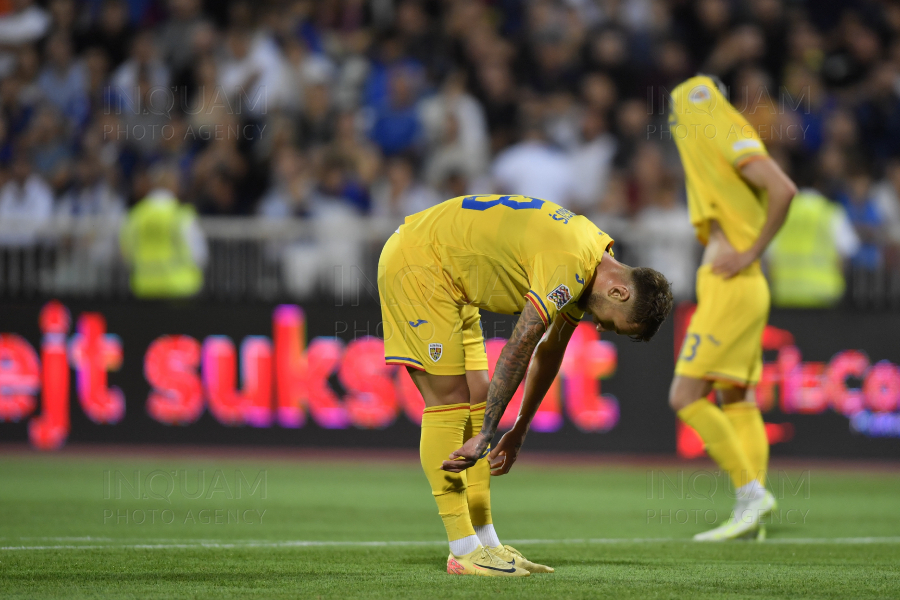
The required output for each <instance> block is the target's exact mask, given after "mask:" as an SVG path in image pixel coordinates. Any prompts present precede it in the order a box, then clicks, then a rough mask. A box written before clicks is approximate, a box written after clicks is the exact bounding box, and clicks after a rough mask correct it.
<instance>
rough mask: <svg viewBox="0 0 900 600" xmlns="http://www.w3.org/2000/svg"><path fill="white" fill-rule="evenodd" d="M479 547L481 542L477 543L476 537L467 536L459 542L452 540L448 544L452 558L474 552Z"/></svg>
mask: <svg viewBox="0 0 900 600" xmlns="http://www.w3.org/2000/svg"><path fill="white" fill-rule="evenodd" d="M480 545H481V542H479V541H478V536H477V535H467V536H466V537H464V538H462V539H460V540H453V541H452V542H450V553H451V554H453V556H462V555H464V554H469V553H470V552H475V550H476V549H477V548H478V546H480Z"/></svg>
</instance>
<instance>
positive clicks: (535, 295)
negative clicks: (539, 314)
mask: <svg viewBox="0 0 900 600" xmlns="http://www.w3.org/2000/svg"><path fill="white" fill-rule="evenodd" d="M528 293H529V294H531V295H532V296H534V298H535V300H537V301H538V302H539V303H540V305H541V308H543V309H544V314H545V315H547V316H548V317H549V316H550V311H548V310H547V307H546V306H544V301H543V300H541V297H540V296H538V295H537V292H535V291H534V290H528Z"/></svg>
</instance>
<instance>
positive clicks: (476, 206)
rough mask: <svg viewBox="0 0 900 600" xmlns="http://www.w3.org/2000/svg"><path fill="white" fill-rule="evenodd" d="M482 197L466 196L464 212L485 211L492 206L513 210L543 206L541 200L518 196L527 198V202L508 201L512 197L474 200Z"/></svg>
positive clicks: (463, 204)
mask: <svg viewBox="0 0 900 600" xmlns="http://www.w3.org/2000/svg"><path fill="white" fill-rule="evenodd" d="M483 197H484V196H468V197H467V198H463V202H462V207H463V208H464V209H466V210H487V209H489V208H493V207H494V206H497V205H498V204H499V205H502V206H507V207H509V208H511V209H513V210H527V209H530V208H540V207H542V206H543V205H544V201H543V200H538V199H537V198H529V197H528V196H519V198H528V200H527V201H524V202H523V201H521V200H510V198H512V196H500V197H499V198H495V199H494V200H476V199H475V198H483Z"/></svg>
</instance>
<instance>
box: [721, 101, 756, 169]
mask: <svg viewBox="0 0 900 600" xmlns="http://www.w3.org/2000/svg"><path fill="white" fill-rule="evenodd" d="M716 112H717V113H718V114H716V115H715V125H716V135H715V136H713V138H712V140H713V143H714V144H715V146H716V149H717V150H718V152H719V154H721V155H722V156H723V157H724V158H725V160H726V161H727V162H728V164H730V165H732V166H733V167H734V168H736V169H738V168H740V167H741V166H742V165H744V164H746V163H747V162H749V161H750V160H752V159H753V158H754V157H763V156H768V155H769V153H768V151H767V150H766V146H765V144H763V142H762V140H761V139H759V135H758V134H757V133H756V131H755V130H754V129H753V126H752V125H750V123H748V122H747V120H746V119H745V118H744V117H743V115H741V114H740V113H739V112H737V110H736V109H734V108H733V107H732V106H731V105H730V104H726V105H724V106H721V107H720V108H719V110H718V111H716ZM723 134H724V135H723Z"/></svg>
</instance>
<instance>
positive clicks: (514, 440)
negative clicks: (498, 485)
mask: <svg viewBox="0 0 900 600" xmlns="http://www.w3.org/2000/svg"><path fill="white" fill-rule="evenodd" d="M524 441H525V432H524V431H519V430H518V429H515V428H513V429H510V430H509V431H507V432H506V433H505V434H504V435H503V437H502V438H500V443H499V444H497V446H496V447H495V448H494V449H493V450H491V453H490V454H488V460H490V461H491V475H495V476H500V475H506V474H507V473H509V470H510V469H512V467H513V465H514V464H515V462H516V458H517V457H518V456H519V448H521V447H522V443H523V442H524Z"/></svg>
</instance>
